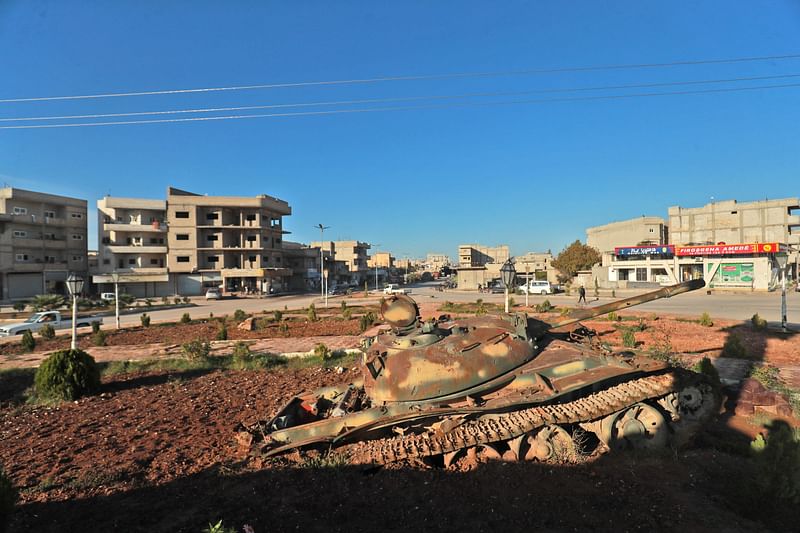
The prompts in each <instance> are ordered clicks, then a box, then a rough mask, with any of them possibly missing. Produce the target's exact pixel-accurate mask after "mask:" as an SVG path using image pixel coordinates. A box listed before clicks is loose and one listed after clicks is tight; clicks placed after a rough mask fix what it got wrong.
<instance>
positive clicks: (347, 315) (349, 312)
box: [342, 308, 353, 320]
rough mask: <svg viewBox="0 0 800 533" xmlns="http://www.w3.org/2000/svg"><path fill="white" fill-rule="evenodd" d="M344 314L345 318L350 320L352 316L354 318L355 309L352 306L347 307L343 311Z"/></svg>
mask: <svg viewBox="0 0 800 533" xmlns="http://www.w3.org/2000/svg"><path fill="white" fill-rule="evenodd" d="M342 316H343V317H344V319H345V320H350V319H351V318H353V310H352V309H350V308H347V309H345V310H344V311H342Z"/></svg>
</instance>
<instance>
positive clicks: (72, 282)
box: [67, 273, 83, 350]
mask: <svg viewBox="0 0 800 533" xmlns="http://www.w3.org/2000/svg"><path fill="white" fill-rule="evenodd" d="M67 289H69V293H70V294H71V295H72V343H71V344H70V349H72V350H76V349H77V348H78V343H77V338H78V336H77V331H76V328H75V323H76V322H77V320H78V318H77V311H78V295H79V294H80V293H81V292H82V291H83V278H82V277H80V276H77V275H75V274H74V273H73V274H70V275H69V276H68V277H67Z"/></svg>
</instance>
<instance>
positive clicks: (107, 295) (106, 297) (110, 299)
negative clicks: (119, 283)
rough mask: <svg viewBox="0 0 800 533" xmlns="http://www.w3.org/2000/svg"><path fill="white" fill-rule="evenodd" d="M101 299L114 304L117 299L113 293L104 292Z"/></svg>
mask: <svg viewBox="0 0 800 533" xmlns="http://www.w3.org/2000/svg"><path fill="white" fill-rule="evenodd" d="M100 299H101V300H103V301H105V302H113V301H114V300H116V299H117V297H116V296H114V293H113V292H104V293H101V294H100Z"/></svg>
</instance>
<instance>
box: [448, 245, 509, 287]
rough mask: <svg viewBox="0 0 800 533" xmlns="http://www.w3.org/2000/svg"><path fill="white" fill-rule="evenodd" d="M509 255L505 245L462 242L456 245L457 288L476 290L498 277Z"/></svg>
mask: <svg viewBox="0 0 800 533" xmlns="http://www.w3.org/2000/svg"><path fill="white" fill-rule="evenodd" d="M509 257H510V253H509V249H508V246H507V245H505V244H504V245H500V246H482V245H480V244H462V245H460V246H459V247H458V274H457V280H458V288H459V289H466V290H477V289H478V286H482V287H485V286H486V285H487V284H488V283H490V282H492V281H495V280H499V279H500V267H502V266H503V263H505V262H506V261H508V259H509Z"/></svg>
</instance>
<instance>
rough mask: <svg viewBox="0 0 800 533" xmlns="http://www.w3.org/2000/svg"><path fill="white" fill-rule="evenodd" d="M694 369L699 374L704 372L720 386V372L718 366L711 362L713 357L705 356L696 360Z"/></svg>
mask: <svg viewBox="0 0 800 533" xmlns="http://www.w3.org/2000/svg"><path fill="white" fill-rule="evenodd" d="M692 370H694V371H695V372H697V373H698V374H704V375H706V376H708V377H709V378H710V379H711V382H712V383H713V384H714V386H715V387H719V386H720V381H719V372H718V371H717V367H715V366H714V365H713V364H712V363H711V359H709V358H708V357H703V358H702V359H701V360H699V361H698V362H696V363H695V364H694V366H692Z"/></svg>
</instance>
